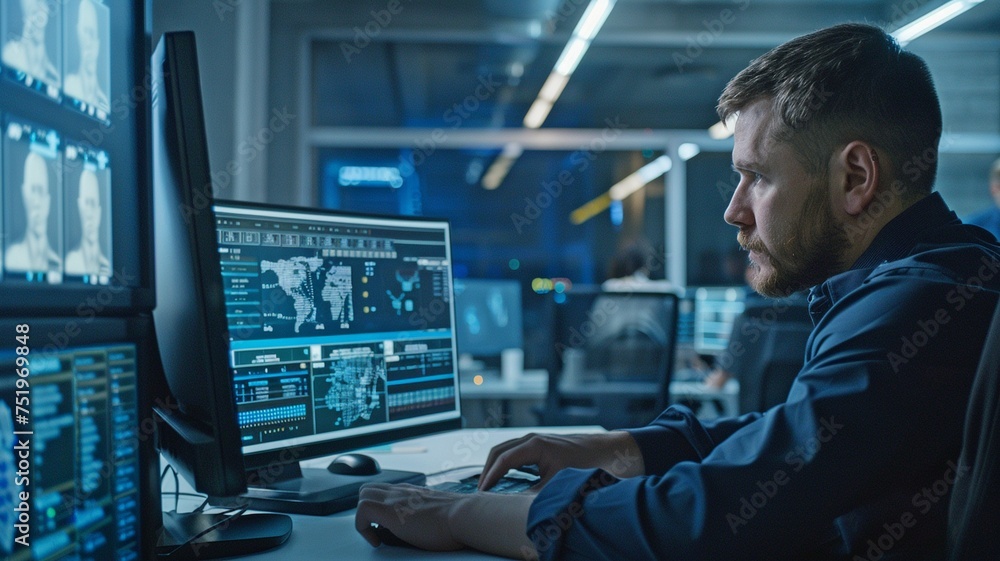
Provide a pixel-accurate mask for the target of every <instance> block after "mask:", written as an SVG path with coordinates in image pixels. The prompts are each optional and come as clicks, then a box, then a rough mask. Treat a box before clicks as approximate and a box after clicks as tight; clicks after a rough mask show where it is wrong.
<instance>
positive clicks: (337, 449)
mask: <svg viewBox="0 0 1000 561" xmlns="http://www.w3.org/2000/svg"><path fill="white" fill-rule="evenodd" d="M218 207H222V208H225V207H231V208H236V209H245V210H251V211H272V212H288V213H295V214H302V215H306V216H325V217H330V216H331V215H335V217H345V218H349V219H359V220H389V221H395V222H401V223H406V222H411V223H412V222H416V223H432V222H433V223H439V224H442V225H443V226H444V229H445V236H446V239H445V244H446V245H447V248H448V256H449V267H452V270H453V266H454V262H453V260H454V253H453V251H452V247H451V243H452V242H451V239H452V238H451V222H450V221H449V220H448V219H446V218H435V217H428V216H400V215H388V214H377V213H362V212H353V211H344V210H336V209H321V208H305V207H297V206H292V205H285V204H271V203H260V202H251V201H236V200H230V199H215V200H213V202H212V205H211V211H212V215H213V219H216V220H217V218H216V209H217V208H218ZM451 278H452V281H454V277H453V276H452V277H451ZM448 291H449V293H450V294H449V296H450V300H449V302H450V303H449V313H450V315H451V325H452V330H451V332H452V334H451V340H452V348H451V351H452V361H453V364H454V366H455V372H454V374H455V380H456V382H455V388H456V390H455V399H456V404H457V409H456V415H455V417H454V418H453V419H446V420H443V421H434V422H430V423H422V424H416V425H412V426H408V427H401V428H396V429H392V430H389V431H384V430H383V431H373V432H370V433H366V434H360V435H355V436H348V437H343V438H332V439H327V440H323V441H318V442H310V443H305V444H295V445H292V447H291V452H289V448H279V449H274V450H265V451H256V452H246V451H244V452H243V462H244V464H245V465H246V468H247V473H248V475H249V474H255V473H256V472H257V471H258V470H259V469H261V468H266V467H270V466H275V465H285V464H287V463H289V461H292V459H294V460H308V459H312V458H320V457H324V456H329V455H332V454H338V453H342V452H347V451H353V450H359V449H364V448H370V447H372V446H378V445H382V444H388V443H391V442H397V441H400V440H405V439H408V438H414V437H418V436H426V435H429V434H435V433H440V432H446V431H450V430H457V429H460V428H462V401H461V394H460V389H459V386H460V384H459V382H458V380H459V378H458V348H457V342H458V339H457V337H458V336H457V333H456V331H455V328H454V326H455V287H454V282H451V283H449V285H448ZM223 324H225V322H224V321H223ZM227 331H228V329H227ZM227 340H228V334H227ZM226 351H227V356H229V352H230V351H229V349H228V348H227V349H226ZM232 375H233V368H232V364H231V363H230V365H229V380H230V386H231V384H232ZM242 448H244V447H241V449H242Z"/></svg>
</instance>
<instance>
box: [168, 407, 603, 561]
mask: <svg viewBox="0 0 1000 561" xmlns="http://www.w3.org/2000/svg"><path fill="white" fill-rule="evenodd" d="M603 430H604V429H602V428H600V427H590V426H588V427H551V428H550V427H542V428H539V427H534V428H524V427H522V428H480V429H464V430H460V431H454V432H447V433H442V434H437V435H433V436H428V437H422V438H417V439H413V440H409V441H406V442H404V443H401V444H399V445H398V446H397V449H400V448H401V449H405V450H408V452H407V453H399V452H390V451H388V447H381V448H373V449H369V450H361V452H364V453H366V454H371V455H372V456H374V457H375V458H377V459H378V461H379V463H380V464H381V465H382V467H386V468H390V469H405V470H412V471H422V472H424V473H427V474H434V473H437V472H440V471H444V470H448V469H453V468H458V467H462V466H472V465H479V466H481V465H482V464H483V462H485V461H486V456H487V455H488V453H489V451H490V448H492V447H493V446H495V445H497V444H500V443H501V442H504V441H506V440H510V439H511V438H517V437H518V436H521V435H523V434H525V433H528V432H555V433H562V434H568V433H579V432H601V431H603ZM404 447H405V448H404ZM415 450H421V451H415ZM329 461H330V458H323V459H319V460H309V461H306V462H303V466H304V467H325V466H326V464H328V463H329ZM170 502H171V504H172V500H171V501H170ZM164 504H167V503H166V498H165V499H164ZM291 517H292V524H293V529H292V535H291V537H290V538H288V541H287V542H285V544H284V545H282V546H281V547H278V548H276V549H272V550H270V551H266V552H264V553H259V554H256V555H248V556H245V557H240V558H239V559H247V560H254V561H264V560H274V561H277V560H288V559H294V560H295V561H311V560H314V559H315V560H323V561H327V560H329V561H338V560H341V559H351V560H355V559H446V560H448V561H464V560H467V559H498V558H497V557H494V556H492V555H486V554H484V553H479V552H477V551H471V550H465V551H457V552H448V553H435V552H428V551H420V550H415V549H411V548H403V547H390V546H382V547H379V548H378V549H375V548H373V547H371V546H370V545H368V542H366V541H365V540H364V539H363V538H362V537H361V535H360V534H358V533H357V532H356V531H355V530H354V510H349V511H345V512H339V513H337V514H333V515H330V516H305V515H295V514H293V515H291Z"/></svg>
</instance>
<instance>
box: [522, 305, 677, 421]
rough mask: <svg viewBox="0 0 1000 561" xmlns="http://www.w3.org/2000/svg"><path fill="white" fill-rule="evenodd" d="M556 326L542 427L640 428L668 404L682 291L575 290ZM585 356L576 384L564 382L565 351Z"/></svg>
mask: <svg viewBox="0 0 1000 561" xmlns="http://www.w3.org/2000/svg"><path fill="white" fill-rule="evenodd" d="M555 317H556V320H555V330H556V331H557V333H558V334H557V335H556V343H555V349H556V351H557V352H556V353H555V354H554V356H555V358H556V360H557V363H556V364H555V365H554V366H553V367H552V368H550V371H551V372H553V375H551V376H550V377H549V388H548V394H547V396H546V400H545V405H544V407H543V408H541V409H536V411H535V412H536V414H537V416H538V420H539V423H540V424H543V425H588V424H597V425H601V426H603V427H604V428H606V429H609V430H610V429H618V428H625V427H635V426H642V425H645V424H647V423H648V422H650V421H651V420H653V419H654V418H655V417H656V416H657V415H658V414H659V413H660V412H661V411H662V410H663V409H665V408H666V407H667V405H668V404H669V402H670V379H671V374H672V370H673V363H674V350H675V347H676V341H677V336H676V332H677V296H676V295H675V294H664V293H639V292H631V293H602V292H600V291H577V290H574V292H573V293H571V294H567V301H566V302H565V303H563V304H561V305H559V306H557V309H556V315H555ZM568 349H573V350H574V351H575V352H579V353H582V355H583V364H582V372H576V373H574V374H575V376H574V378H575V384H574V385H568V384H567V383H564V381H567V380H565V379H564V374H567V373H568V372H567V367H570V368H572V365H568V364H566V361H564V360H563V359H564V358H566V357H567V354H566V351H567V350H568Z"/></svg>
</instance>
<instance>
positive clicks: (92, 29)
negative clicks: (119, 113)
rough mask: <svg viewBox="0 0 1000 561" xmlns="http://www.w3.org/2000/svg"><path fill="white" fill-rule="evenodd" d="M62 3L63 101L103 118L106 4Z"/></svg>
mask: <svg viewBox="0 0 1000 561" xmlns="http://www.w3.org/2000/svg"><path fill="white" fill-rule="evenodd" d="M63 6H64V11H63V20H64V21H63V41H62V43H63V71H64V74H63V82H62V83H63V95H64V96H65V97H64V101H66V102H67V103H69V104H71V105H73V106H74V107H76V108H77V109H79V110H80V111H82V112H84V113H86V114H87V115H90V116H91V117H94V118H96V119H100V120H102V121H106V120H107V119H108V112H109V111H110V110H111V102H110V93H109V90H110V88H111V54H110V52H109V50H108V47H109V45H110V31H111V27H110V19H109V18H110V14H109V11H108V7H107V6H105V5H104V4H102V3H101V2H100V1H98V0H67V1H66V2H65V4H63Z"/></svg>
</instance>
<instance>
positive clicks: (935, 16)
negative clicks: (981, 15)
mask: <svg viewBox="0 0 1000 561" xmlns="http://www.w3.org/2000/svg"><path fill="white" fill-rule="evenodd" d="M982 1H983V0H951V1H950V2H947V3H946V4H943V5H941V6H939V7H938V8H935V9H934V10H932V11H930V12H929V13H927V14H925V15H923V16H921V17H919V18H917V19H915V20H913V21H912V22H910V23H908V24H906V25H904V26H903V27H900V28H899V29H897V30H896V31H893V32H892V34H891V35H892V36H893V37H895V38H896V41H898V42H899V44H900V45H905V44H907V43H909V42H910V41H912V40H914V39H916V38H917V37H920V36H921V35H923V34H925V33H927V32H928V31H930V30H932V29H934V28H935V27H938V26H939V25H941V24H943V23H945V22H947V21H949V20H951V19H953V18H955V17H956V16H958V15H959V14H962V13H964V12H965V11H966V10H968V9H969V8H971V7H973V6H975V5H976V4H980V3H982Z"/></svg>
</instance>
